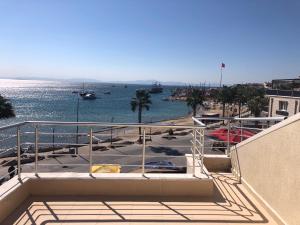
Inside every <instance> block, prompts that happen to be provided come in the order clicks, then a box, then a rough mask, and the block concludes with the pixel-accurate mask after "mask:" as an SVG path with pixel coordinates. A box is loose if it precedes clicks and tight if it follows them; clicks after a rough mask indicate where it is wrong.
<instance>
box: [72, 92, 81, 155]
mask: <svg viewBox="0 0 300 225" xmlns="http://www.w3.org/2000/svg"><path fill="white" fill-rule="evenodd" d="M72 93H73V94H76V95H77V105H76V122H77V126H76V153H75V154H76V155H78V133H79V127H78V122H79V92H78V91H73V92H72Z"/></svg>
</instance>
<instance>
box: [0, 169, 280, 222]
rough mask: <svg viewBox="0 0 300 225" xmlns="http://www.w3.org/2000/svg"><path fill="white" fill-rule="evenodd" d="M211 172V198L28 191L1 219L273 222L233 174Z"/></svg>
mask: <svg viewBox="0 0 300 225" xmlns="http://www.w3.org/2000/svg"><path fill="white" fill-rule="evenodd" d="M213 177H214V182H215V185H216V187H217V190H216V194H215V196H214V199H211V200H208V199H202V200H201V199H184V200H183V199H182V198H181V199H174V198H172V199H170V198H168V199H165V198H141V197H139V198H137V197H132V198H120V197H118V198H117V197H116V198H112V197H110V198H101V197H95V196H88V197H71V196H63V197H57V196H56V197H51V196H49V197H30V198H28V199H27V200H26V201H25V202H24V203H23V204H22V205H21V206H20V207H19V208H18V209H17V210H16V211H15V212H14V213H13V214H12V215H11V216H10V217H9V218H7V219H6V221H4V223H3V224H18V225H24V224H41V225H46V224H47V225H50V224H51V225H54V224H56V225H57V224H62V225H66V224H89V225H91V224H93V225H95V224H103V223H107V224H118V223H120V224H143V223H145V224H184V223H205V224H210V225H212V224H252V223H253V224H276V222H275V221H273V219H272V218H271V217H270V216H269V215H268V213H267V212H266V211H265V210H264V209H263V208H262V207H261V206H260V205H259V204H258V203H257V202H256V201H255V200H254V199H253V197H252V196H250V195H249V194H247V192H246V191H245V190H244V189H243V187H242V185H241V184H238V182H237V181H236V179H235V178H234V177H233V176H232V175H231V174H213ZM83 191H84V190H83Z"/></svg>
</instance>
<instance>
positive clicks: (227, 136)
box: [193, 117, 286, 156]
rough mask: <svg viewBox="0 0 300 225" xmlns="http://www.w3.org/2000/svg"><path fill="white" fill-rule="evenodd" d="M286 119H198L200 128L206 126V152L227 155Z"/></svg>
mask: <svg viewBox="0 0 300 225" xmlns="http://www.w3.org/2000/svg"><path fill="white" fill-rule="evenodd" d="M285 118H286V117H245V118H239V117H224V118H220V117H197V118H193V120H194V121H195V123H196V124H198V125H199V126H205V140H203V143H204V144H205V145H204V152H206V153H218V154H222V153H224V154H226V155H228V156H230V148H231V147H232V146H234V145H236V144H238V143H240V142H242V141H243V140H246V139H247V138H249V137H251V136H253V135H255V134H257V133H259V132H261V131H263V130H265V129H267V128H269V127H270V126H272V125H274V124H276V123H278V122H280V121H282V120H284V119H285Z"/></svg>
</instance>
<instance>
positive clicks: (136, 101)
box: [130, 89, 152, 143]
mask: <svg viewBox="0 0 300 225" xmlns="http://www.w3.org/2000/svg"><path fill="white" fill-rule="evenodd" d="M150 98H151V96H150V94H149V92H148V91H146V90H144V89H141V90H137V91H136V92H135V97H133V98H132V99H131V102H130V105H131V110H132V111H133V112H135V111H136V110H137V111H138V122H139V123H141V122H142V111H143V109H146V110H149V109H150V105H151V104H152V102H151V99H150ZM141 135H142V130H141V127H139V142H140V143H141V142H142V138H141Z"/></svg>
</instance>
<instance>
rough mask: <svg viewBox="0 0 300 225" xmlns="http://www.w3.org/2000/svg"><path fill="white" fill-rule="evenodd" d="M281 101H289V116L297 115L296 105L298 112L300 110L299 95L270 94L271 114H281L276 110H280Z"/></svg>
mask: <svg viewBox="0 0 300 225" xmlns="http://www.w3.org/2000/svg"><path fill="white" fill-rule="evenodd" d="M272 101H273V105H272ZM279 101H287V102H288V108H287V112H288V113H289V116H293V115H295V107H296V113H298V112H299V110H300V98H299V97H282V96H270V100H269V116H281V115H278V114H277V113H276V111H277V110H279ZM296 102H298V103H296Z"/></svg>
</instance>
